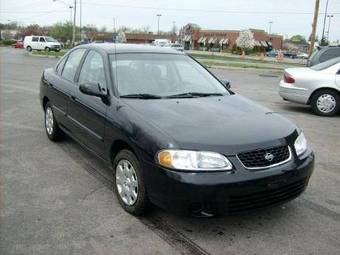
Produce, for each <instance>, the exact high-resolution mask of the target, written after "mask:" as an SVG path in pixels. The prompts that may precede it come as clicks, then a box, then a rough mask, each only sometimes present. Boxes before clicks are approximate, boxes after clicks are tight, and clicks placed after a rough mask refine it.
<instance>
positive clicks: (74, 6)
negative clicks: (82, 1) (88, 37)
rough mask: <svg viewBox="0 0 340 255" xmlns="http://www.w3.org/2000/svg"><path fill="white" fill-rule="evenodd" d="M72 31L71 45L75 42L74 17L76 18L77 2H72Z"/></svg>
mask: <svg viewBox="0 0 340 255" xmlns="http://www.w3.org/2000/svg"><path fill="white" fill-rule="evenodd" d="M73 9H74V10H73V31H72V45H73V46H74V44H75V42H76V17H77V15H76V14H77V0H74V5H73Z"/></svg>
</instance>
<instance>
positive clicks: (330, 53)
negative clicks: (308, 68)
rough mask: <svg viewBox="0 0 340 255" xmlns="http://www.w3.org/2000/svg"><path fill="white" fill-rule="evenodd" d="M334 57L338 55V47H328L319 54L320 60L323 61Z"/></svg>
mask: <svg viewBox="0 0 340 255" xmlns="http://www.w3.org/2000/svg"><path fill="white" fill-rule="evenodd" d="M336 57H340V48H330V49H328V50H326V51H325V52H324V53H323V54H322V55H321V57H320V62H324V61H327V60H329V59H332V58H336Z"/></svg>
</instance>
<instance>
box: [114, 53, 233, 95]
mask: <svg viewBox="0 0 340 255" xmlns="http://www.w3.org/2000/svg"><path fill="white" fill-rule="evenodd" d="M111 63H112V68H113V73H116V75H117V83H118V91H119V94H120V95H127V94H139V93H147V94H154V95H159V96H170V95H176V94H180V93H189V92H192V93H222V94H228V92H227V91H226V89H225V88H224V87H223V86H222V84H221V83H220V82H219V81H218V80H216V79H215V78H214V77H213V76H212V75H211V74H210V73H209V72H208V71H207V70H206V69H204V68H203V67H202V66H201V65H199V64H198V63H196V62H195V61H194V60H192V59H191V58H190V57H188V56H185V55H175V54H149V53H145V54H144V53H143V54H117V55H116V61H114V59H113V56H111Z"/></svg>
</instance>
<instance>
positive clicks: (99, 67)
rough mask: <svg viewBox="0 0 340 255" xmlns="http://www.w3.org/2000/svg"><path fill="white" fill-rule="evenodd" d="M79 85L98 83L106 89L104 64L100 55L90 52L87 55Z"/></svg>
mask: <svg viewBox="0 0 340 255" xmlns="http://www.w3.org/2000/svg"><path fill="white" fill-rule="evenodd" d="M79 83H80V84H83V83H98V84H99V85H100V86H101V87H102V88H106V79H105V72H104V62H103V58H102V56H101V55H100V54H99V53H97V52H95V51H90V52H89V53H88V54H87V56H86V59H85V61H84V64H83V67H82V69H81V71H80V75H79Z"/></svg>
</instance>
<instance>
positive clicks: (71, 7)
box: [68, 6, 73, 23]
mask: <svg viewBox="0 0 340 255" xmlns="http://www.w3.org/2000/svg"><path fill="white" fill-rule="evenodd" d="M68 8H70V22H71V23H72V16H73V14H72V9H73V6H69V7H68Z"/></svg>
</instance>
